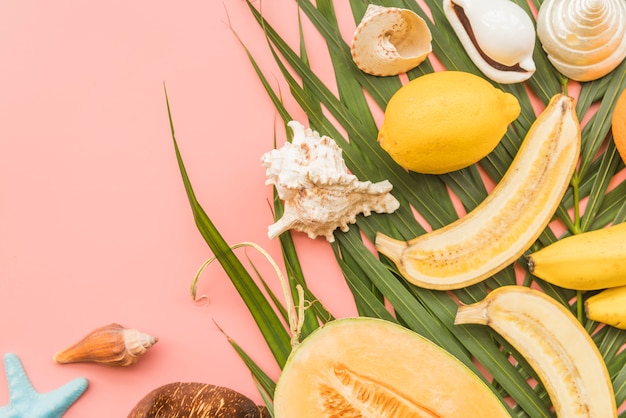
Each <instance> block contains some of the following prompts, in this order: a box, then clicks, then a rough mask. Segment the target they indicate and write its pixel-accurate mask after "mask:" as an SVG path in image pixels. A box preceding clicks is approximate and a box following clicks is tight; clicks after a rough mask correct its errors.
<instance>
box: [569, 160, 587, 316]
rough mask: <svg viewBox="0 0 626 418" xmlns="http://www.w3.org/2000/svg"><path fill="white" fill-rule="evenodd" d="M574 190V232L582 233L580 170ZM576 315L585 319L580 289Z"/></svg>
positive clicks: (574, 182)
mask: <svg viewBox="0 0 626 418" xmlns="http://www.w3.org/2000/svg"><path fill="white" fill-rule="evenodd" d="M571 184H572V191H573V192H574V224H573V225H572V234H580V233H581V232H582V231H581V227H580V190H579V185H580V176H579V173H578V171H576V172H574V175H573V176H572V181H571ZM576 317H577V318H578V321H579V322H580V323H581V324H582V323H583V321H584V316H583V293H582V291H580V290H577V291H576Z"/></svg>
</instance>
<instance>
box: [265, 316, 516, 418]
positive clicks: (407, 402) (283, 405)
mask: <svg viewBox="0 0 626 418" xmlns="http://www.w3.org/2000/svg"><path fill="white" fill-rule="evenodd" d="M274 417H275V418H308V417H311V418H330V417H389V418H391V417H393V418H400V417H404V418H409V417H429V418H432V417H482V418H488V417H510V415H509V413H508V412H507V410H506V408H505V407H504V405H503V403H502V402H501V401H500V399H499V398H498V397H496V395H495V394H494V392H493V391H492V390H491V389H490V388H489V387H488V386H487V384H486V383H485V382H484V381H483V380H481V379H480V378H479V377H478V376H477V375H476V374H475V373H473V372H472V371H471V370H470V369H469V368H468V367H467V366H465V365H464V364H463V363H461V362H460V361H459V360H458V359H456V358H455V357H453V356H452V355H451V354H449V353H448V352H447V351H445V350H443V349H442V348H440V347H439V346H437V345H435V344H434V343H432V342H430V341H429V340H427V339H425V338H424V337H422V336H420V335H419V334H417V333H415V332H413V331H411V330H409V329H407V328H404V327H402V326H400V325H397V324H394V323H392V322H389V321H385V320H381V319H372V318H345V319H339V320H335V321H332V322H329V323H328V324H326V325H325V326H323V327H322V328H319V329H318V330H316V331H315V332H313V333H311V334H310V335H309V336H308V337H307V338H306V339H305V340H304V341H303V342H302V343H301V344H300V345H299V346H297V347H296V348H295V349H294V351H293V352H292V353H291V355H290V356H289V359H288V361H287V363H286V364H285V367H284V368H283V371H282V373H281V375H280V377H279V379H278V383H277V386H276V391H275V393H274Z"/></svg>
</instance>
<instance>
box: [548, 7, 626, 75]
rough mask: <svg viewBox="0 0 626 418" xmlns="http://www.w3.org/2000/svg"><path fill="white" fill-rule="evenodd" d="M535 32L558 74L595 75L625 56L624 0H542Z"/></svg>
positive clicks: (612, 66) (625, 22) (625, 17)
mask: <svg viewBox="0 0 626 418" xmlns="http://www.w3.org/2000/svg"><path fill="white" fill-rule="evenodd" d="M537 36H538V38H539V41H540V42H541V45H542V47H543V49H544V50H545V51H546V53H547V54H548V59H549V60H550V62H551V63H552V65H554V67H555V68H556V69H557V70H559V72H561V74H563V75H564V76H566V77H568V78H571V79H573V80H577V81H591V80H595V79H598V78H600V77H602V76H604V75H606V74H608V73H609V72H611V71H612V70H614V69H615V67H617V66H618V65H619V64H620V63H621V62H622V61H623V60H624V58H625V57H626V1H624V0H545V1H544V2H543V3H542V5H541V7H540V8H539V12H538V15H537Z"/></svg>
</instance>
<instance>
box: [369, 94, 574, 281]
mask: <svg viewBox="0 0 626 418" xmlns="http://www.w3.org/2000/svg"><path fill="white" fill-rule="evenodd" d="M579 149H580V126H579V123H578V118H577V116H576V112H575V106H574V99H572V98H571V97H568V96H566V95H562V94H558V95H556V96H554V97H553V98H552V99H551V100H550V102H549V103H548V106H547V107H546V109H545V110H544V111H543V112H542V113H541V114H540V115H539V117H538V118H537V120H536V121H535V122H534V123H533V125H532V126H531V128H530V130H529V131H528V134H527V135H526V138H524V141H523V143H522V145H521V147H520V149H519V151H518V153H517V155H516V156H515V159H514V160H513V162H512V163H511V166H510V167H509V169H508V170H507V172H506V173H505V175H504V177H503V178H502V179H501V180H500V182H499V183H498V184H497V186H496V187H495V188H494V189H493V191H492V192H491V193H490V194H489V196H488V197H487V198H486V199H485V200H484V201H483V202H481V204H480V205H478V206H477V207H476V208H475V209H474V210H472V211H471V212H469V213H468V214H467V215H465V216H464V217H462V218H460V219H459V220H457V221H455V222H452V223H451V224H449V225H447V226H444V227H443V228H440V229H436V230H433V231H432V232H429V233H427V234H424V235H421V236H419V237H417V238H413V239H411V240H409V241H402V240H397V239H394V238H391V237H389V236H386V235H384V234H382V233H380V232H379V233H378V234H377V235H376V241H375V244H376V249H377V250H378V251H379V252H380V253H382V254H384V255H385V256H387V257H389V258H390V259H391V260H392V261H393V262H394V263H395V264H396V266H397V268H398V270H399V272H400V273H401V274H402V275H403V276H404V277H405V278H406V279H407V280H408V281H410V282H411V283H413V284H416V285H418V286H421V287H426V288H430V289H440V290H445V289H457V288H461V287H465V286H469V285H471V284H474V283H477V282H479V281H481V280H483V279H486V278H487V277H489V276H491V275H493V274H495V273H497V272H498V271H500V270H501V269H503V268H504V267H506V266H507V265H509V264H511V263H513V262H514V261H515V260H517V259H518V258H519V257H520V256H521V255H522V254H523V253H524V252H525V251H526V250H527V249H528V248H529V247H530V246H531V245H532V244H533V242H534V241H535V240H536V239H537V238H538V237H539V235H540V234H541V232H542V231H543V230H544V229H545V227H546V226H547V224H548V222H549V221H550V219H551V218H552V216H553V215H554V211H555V210H556V208H557V206H558V204H559V203H560V201H561V199H562V197H563V194H564V193H565V190H566V189H567V187H568V185H569V181H570V178H571V176H572V173H573V171H574V168H575V166H576V162H577V161H578V153H579Z"/></svg>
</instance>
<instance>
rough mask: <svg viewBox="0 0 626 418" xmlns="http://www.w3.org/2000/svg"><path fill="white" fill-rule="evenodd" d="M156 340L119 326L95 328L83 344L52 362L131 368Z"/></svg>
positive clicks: (82, 341)
mask: <svg viewBox="0 0 626 418" xmlns="http://www.w3.org/2000/svg"><path fill="white" fill-rule="evenodd" d="M157 341H158V338H156V337H153V336H152V335H148V334H144V333H143V332H140V331H138V330H136V329H126V328H124V327H122V326H121V325H119V324H110V325H105V326H103V327H100V328H96V329H95V330H93V331H91V332H90V333H89V334H87V335H86V336H85V337H84V338H83V339H82V340H80V341H78V342H77V343H76V344H74V345H72V346H71V347H68V348H66V349H65V350H63V351H60V352H59V353H57V354H56V355H55V356H54V361H56V362H57V363H60V364H66V363H98V364H104V365H107V366H130V365H131V364H134V363H136V362H137V361H138V360H139V358H140V357H141V356H142V355H143V354H144V353H145V352H146V351H147V350H148V348H150V347H152V346H153V345H154V344H156V342H157Z"/></svg>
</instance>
